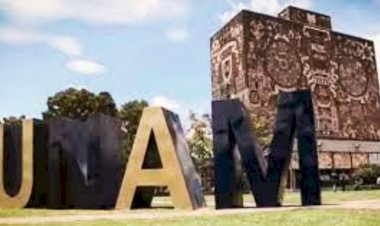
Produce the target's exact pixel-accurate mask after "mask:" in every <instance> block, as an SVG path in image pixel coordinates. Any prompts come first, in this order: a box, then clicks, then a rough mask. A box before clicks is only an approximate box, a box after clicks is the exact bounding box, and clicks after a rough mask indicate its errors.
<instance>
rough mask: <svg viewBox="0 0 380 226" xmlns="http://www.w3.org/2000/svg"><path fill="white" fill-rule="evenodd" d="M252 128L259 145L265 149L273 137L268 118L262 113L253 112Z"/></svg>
mask: <svg viewBox="0 0 380 226" xmlns="http://www.w3.org/2000/svg"><path fill="white" fill-rule="evenodd" d="M253 128H254V131H255V134H256V137H257V139H258V141H259V143H260V145H261V147H264V149H266V148H267V147H268V146H269V144H270V143H271V142H272V138H273V134H272V130H271V126H270V123H269V120H268V118H267V117H265V116H263V115H258V114H254V115H253Z"/></svg>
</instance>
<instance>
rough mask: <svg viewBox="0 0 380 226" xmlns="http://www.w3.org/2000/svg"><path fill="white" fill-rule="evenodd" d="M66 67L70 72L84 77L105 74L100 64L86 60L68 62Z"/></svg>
mask: <svg viewBox="0 0 380 226" xmlns="http://www.w3.org/2000/svg"><path fill="white" fill-rule="evenodd" d="M66 66H67V68H69V69H70V70H72V71H75V72H78V73H81V74H85V75H99V74H103V73H105V72H106V68H105V67H104V65H102V64H101V63H98V62H95V61H91V60H86V59H73V60H69V62H68V63H67V65H66Z"/></svg>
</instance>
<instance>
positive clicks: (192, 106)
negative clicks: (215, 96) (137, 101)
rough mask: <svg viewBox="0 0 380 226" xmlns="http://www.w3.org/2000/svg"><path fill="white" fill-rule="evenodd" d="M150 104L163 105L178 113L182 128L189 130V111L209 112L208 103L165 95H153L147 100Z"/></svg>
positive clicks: (201, 113) (200, 113)
mask: <svg viewBox="0 0 380 226" xmlns="http://www.w3.org/2000/svg"><path fill="white" fill-rule="evenodd" d="M149 105H150V106H156V107H163V108H166V109H168V110H170V111H172V112H174V113H176V114H178V115H179V117H180V119H181V122H182V126H183V129H184V130H185V131H187V130H189V129H190V127H191V121H190V119H189V116H190V113H191V112H195V113H197V114H199V115H203V114H206V113H210V112H211V110H210V103H209V102H208V101H205V102H204V103H188V102H186V101H183V100H178V99H174V98H171V97H167V96H163V95H161V96H155V97H153V98H152V99H151V100H150V101H149Z"/></svg>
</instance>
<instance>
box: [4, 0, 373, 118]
mask: <svg viewBox="0 0 380 226" xmlns="http://www.w3.org/2000/svg"><path fill="white" fill-rule="evenodd" d="M289 4H291V5H295V6H299V7H305V8H308V9H310V10H316V11H319V12H322V13H324V14H328V15H331V16H332V22H333V28H334V30H338V31H342V32H344V33H349V34H352V35H358V36H363V37H365V38H370V39H373V40H375V41H376V43H377V55H378V56H379V57H378V59H380V54H379V52H380V48H379V46H380V23H379V22H380V13H379V12H380V0H360V1H359V0H353V1H346V0H334V1H330V0H318V1H316V0H240V1H239V0H236V1H234V0H203V1H201V0H0V76H1V83H2V86H1V89H0V104H1V108H0V109H1V110H0V118H2V117H6V116H11V115H16V116H18V115H26V116H28V117H36V118H40V117H41V115H40V113H41V112H42V111H44V110H45V109H46V100H47V97H48V96H51V95H53V94H54V93H56V92H57V91H60V90H63V89H66V88H68V87H77V88H81V87H83V88H86V89H89V90H91V91H93V92H100V91H103V90H105V91H109V92H110V93H111V94H112V96H113V97H114V99H115V101H116V102H117V104H118V105H119V106H120V105H121V104H123V103H125V102H126V101H128V100H132V99H145V100H148V101H149V102H150V103H151V104H152V105H162V106H165V107H167V108H169V109H171V110H173V111H175V112H177V113H179V114H180V116H181V117H182V120H186V119H184V118H185V117H187V114H188V112H189V110H193V111H195V112H199V113H204V112H208V111H209V108H210V107H209V106H210V102H211V79H210V65H209V64H210V60H209V38H210V37H211V36H212V34H214V33H215V32H216V31H217V30H218V29H219V28H220V27H221V26H222V25H223V23H225V22H226V21H227V20H228V19H229V18H230V17H231V16H233V15H234V14H235V13H237V12H238V11H239V10H241V9H243V8H245V9H250V10H254V11H257V12H261V13H266V14H271V15H276V14H277V12H279V11H281V10H282V9H283V8H285V7H286V6H287V5H289Z"/></svg>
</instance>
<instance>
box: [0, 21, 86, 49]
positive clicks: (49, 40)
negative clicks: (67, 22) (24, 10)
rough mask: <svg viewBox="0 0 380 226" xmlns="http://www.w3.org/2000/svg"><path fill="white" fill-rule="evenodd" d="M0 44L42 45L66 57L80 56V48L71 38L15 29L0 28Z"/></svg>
mask: <svg viewBox="0 0 380 226" xmlns="http://www.w3.org/2000/svg"><path fill="white" fill-rule="evenodd" d="M0 42H2V43H5V44H10V45H33V44H44V45H47V46H49V47H50V48H53V49H55V50H57V51H59V52H61V53H63V54H65V55H68V56H79V55H81V54H82V46H81V45H80V43H79V42H78V41H77V40H75V39H74V38H72V37H69V36H59V35H50V34H44V33H39V32H36V31H33V30H23V29H20V28H16V27H0Z"/></svg>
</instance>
